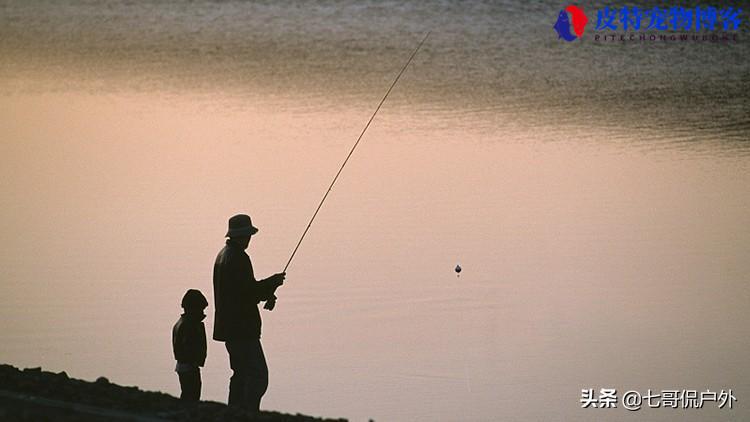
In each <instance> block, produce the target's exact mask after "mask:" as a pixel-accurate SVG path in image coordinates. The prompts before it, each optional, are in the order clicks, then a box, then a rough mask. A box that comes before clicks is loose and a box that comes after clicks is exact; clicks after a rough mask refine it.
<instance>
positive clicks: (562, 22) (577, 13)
mask: <svg viewBox="0 0 750 422" xmlns="http://www.w3.org/2000/svg"><path fill="white" fill-rule="evenodd" d="M568 14H570V17H568ZM571 23H572V24H573V33H571V32H570V24H571ZM587 23H589V18H587V17H586V14H584V13H583V10H582V9H581V8H580V7H578V6H574V5H572V4H571V5H569V6H568V7H566V8H565V9H563V10H561V11H560V14H559V15H557V22H555V26H553V28H555V31H557V38H562V39H564V40H565V41H568V42H570V41H575V40H577V39H578V38H581V36H582V35H583V31H584V30H585V29H586V24H587Z"/></svg>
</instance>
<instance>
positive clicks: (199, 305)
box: [180, 289, 208, 309]
mask: <svg viewBox="0 0 750 422" xmlns="http://www.w3.org/2000/svg"><path fill="white" fill-rule="evenodd" d="M180 306H182V307H183V308H185V309H205V308H206V307H207V306H208V301H207V300H206V297H205V296H203V293H201V291H200V290H195V289H190V290H188V291H187V292H186V293H185V296H183V297H182V303H181V304H180Z"/></svg>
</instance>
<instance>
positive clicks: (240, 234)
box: [213, 214, 286, 412]
mask: <svg viewBox="0 0 750 422" xmlns="http://www.w3.org/2000/svg"><path fill="white" fill-rule="evenodd" d="M257 232H258V229H257V228H255V227H254V226H253V224H252V221H251V220H250V217H249V216H247V215H244V214H239V215H235V216H234V217H232V218H230V219H229V231H227V234H226V237H228V238H229V239H227V242H226V246H224V248H223V249H222V250H221V252H219V255H218V256H217V257H216V262H215V263H214V302H215V306H214V309H215V317H214V335H213V338H214V340H217V341H223V342H224V343H225V346H226V348H227V352H228V353H229V365H230V367H231V368H232V371H233V374H232V378H231V380H230V382H229V405H230V406H241V407H243V408H246V409H247V410H250V411H252V412H258V411H259V410H260V399H261V397H263V394H264V393H265V392H266V389H267V388H268V366H267V365H266V358H265V356H264V355H263V348H262V347H261V344H260V326H261V320H260V311H259V310H258V304H259V303H260V302H263V301H265V302H266V306H265V308H266V309H268V310H273V307H274V305H275V303H276V296H274V292H275V291H276V288H277V287H279V286H281V285H282V284H283V283H284V277H285V276H286V274H285V273H279V274H274V275H272V276H271V277H268V278H266V279H265V280H256V279H255V274H254V273H253V265H252V263H251V262H250V257H249V256H248V255H247V253H245V249H247V247H248V245H249V244H250V238H251V237H252V236H253V235H254V234H256V233H257Z"/></svg>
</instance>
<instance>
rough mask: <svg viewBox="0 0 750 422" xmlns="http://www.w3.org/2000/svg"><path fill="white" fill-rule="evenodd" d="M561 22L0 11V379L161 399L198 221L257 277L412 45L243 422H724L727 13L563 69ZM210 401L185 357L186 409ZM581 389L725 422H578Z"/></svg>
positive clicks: (736, 264) (503, 5) (175, 6)
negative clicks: (717, 33)
mask: <svg viewBox="0 0 750 422" xmlns="http://www.w3.org/2000/svg"><path fill="white" fill-rule="evenodd" d="M629 4H630V3H629ZM695 4H697V3H691V4H690V5H691V6H694V5H695ZM581 5H582V7H583V8H584V10H585V11H587V13H588V14H589V19H593V20H594V22H592V23H591V24H590V25H589V27H587V31H589V32H587V35H585V36H591V33H593V32H594V31H593V25H594V24H595V19H596V18H595V16H596V15H595V12H594V11H595V10H596V9H598V8H600V7H602V6H603V4H602V3H593V2H584V3H582V4H581ZM560 7H561V4H560V3H557V2H549V1H545V2H534V3H533V4H526V3H523V2H510V1H498V2H458V1H442V2H424V1H417V0H414V1H407V2H379V1H374V0H370V1H351V0H349V1H343V0H342V1H316V2H308V3H301V2H292V1H279V2H239V1H226V2H209V1H201V0H196V1H191V2H187V1H185V2H183V1H159V2H145V1H144V2H131V1H111V2H109V1H108V2H104V1H97V0H93V1H85V2H84V1H80V2H77V1H29V2H26V1H0V156H2V157H3V158H2V163H3V164H2V166H1V167H0V186H1V187H2V207H0V239H1V240H2V242H0V281H1V283H0V361H1V362H5V363H10V364H13V365H16V366H21V367H30V366H42V367H44V368H45V369H49V370H54V371H61V370H65V371H67V372H68V373H69V374H70V375H71V376H74V377H80V378H85V379H92V380H93V379H95V378H96V377H98V376H100V375H104V376H107V377H108V378H109V379H110V380H112V381H113V382H117V383H121V384H127V385H138V386H140V387H142V388H145V389H149V390H159V391H165V392H168V393H171V394H177V393H178V392H179V386H178V383H177V377H176V374H175V373H174V372H173V368H174V362H173V358H172V352H171V344H170V330H171V327H172V325H173V324H174V322H175V321H176V319H177V318H178V316H179V314H180V311H181V310H180V308H179V302H180V298H181V297H182V294H183V293H184V292H185V290H186V289H188V288H198V289H201V290H202V291H203V292H204V293H205V294H206V295H207V296H208V297H209V299H210V300H209V301H210V302H212V299H213V297H212V287H211V274H212V265H213V260H214V258H215V256H216V253H218V251H219V249H220V248H221V247H222V245H223V242H224V239H223V237H222V235H223V234H224V232H225V227H226V219H227V218H228V217H229V216H231V215H233V214H235V213H237V212H247V213H249V214H251V215H252V217H253V221H254V222H255V223H256V225H257V226H259V227H260V233H259V235H258V236H257V238H254V239H253V243H252V244H251V247H250V254H251V256H252V257H253V262H254V265H255V269H256V273H257V274H258V275H259V276H266V275H270V274H272V273H274V272H277V271H280V270H281V268H283V265H284V263H285V262H286V260H287V259H288V257H289V254H290V253H291V250H292V249H293V247H294V245H295V244H296V241H297V239H298V238H299V236H300V234H301V233H302V231H303V230H304V228H305V225H306V223H307V220H308V219H309V217H310V215H311V214H312V212H313V211H314V209H315V206H316V205H317V203H318V201H319V200H320V197H321V195H322V194H323V193H324V190H325V188H326V187H327V185H328V183H329V182H330V180H331V178H332V177H333V175H334V174H335V172H336V170H337V168H338V166H339V165H340V163H341V161H342V160H343V159H344V157H345V156H346V153H347V152H348V151H349V148H350V147H351V145H352V144H353V142H354V140H355V139H356V137H357V135H358V134H359V132H360V131H361V129H362V127H363V126H364V124H365V122H366V121H367V119H368V118H369V116H370V114H371V113H372V111H373V110H374V108H375V106H376V105H377V102H378V101H379V100H380V98H381V97H382V95H383V93H384V92H385V90H386V89H387V87H388V86H389V84H390V83H391V81H392V80H393V78H394V77H395V75H396V73H397V72H398V70H399V69H400V68H401V66H402V65H403V63H404V62H405V60H406V59H407V58H408V56H409V54H410V53H411V51H412V49H413V48H414V47H415V46H416V44H417V43H418V42H419V40H420V39H421V37H422V36H423V34H424V33H425V32H426V31H427V30H432V34H431V36H430V38H429V40H428V41H427V43H426V44H425V45H424V47H423V49H422V50H421V51H420V52H419V54H418V55H417V56H416V58H415V59H414V62H413V63H412V66H411V67H410V68H409V69H408V70H407V71H406V73H405V74H404V75H403V77H402V79H401V81H400V82H399V84H398V85H397V86H396V88H395V89H394V91H393V93H392V94H391V96H390V97H389V99H388V101H387V102H386V104H385V106H384V107H383V109H382V110H381V112H380V113H379V114H378V116H377V117H376V119H375V121H374V122H373V124H372V126H371V127H370V129H369V131H368V133H367V134H366V135H365V138H364V140H363V141H362V144H361V145H360V146H359V148H358V150H357V151H356V153H355V154H354V156H353V157H352V159H351V161H350V162H349V164H348V165H347V168H346V169H345V171H344V173H343V174H342V177H341V179H340V180H339V182H338V183H337V185H336V187H335V188H334V190H333V191H332V193H331V195H330V196H329V199H328V200H327V202H326V204H325V206H324V207H323V209H322V210H321V212H320V214H319V216H318V218H317V220H316V221H315V224H314V225H313V227H312V229H311V230H310V232H309V233H308V236H307V238H306V240H305V242H304V243H303V244H302V246H301V248H300V250H299V252H298V254H297V256H296V258H295V260H294V262H293V263H292V265H291V267H290V269H289V271H288V276H287V282H286V284H285V285H284V286H283V287H282V288H281V289H280V290H279V296H280V300H279V303H278V305H277V309H276V310H275V311H274V312H272V313H268V312H264V313H263V317H264V320H263V321H264V335H263V344H264V347H265V350H266V354H267V358H268V361H269V366H270V371H271V385H270V388H269V391H268V393H267V394H266V396H265V398H264V401H263V403H262V407H263V408H266V409H274V410H280V411H285V412H292V413H294V412H301V413H306V414H312V415H319V416H330V417H347V418H350V419H352V420H357V421H360V420H367V419H368V418H373V419H375V420H379V421H434V420H441V421H458V420H470V421H494V420H507V421H514V420H518V421H529V420H545V421H556V420H559V421H571V420H576V421H601V420H605V421H638V420H644V419H648V420H652V421H671V420H676V419H679V420H685V421H708V420H745V419H748V418H750V410H748V406H747V405H746V403H747V401H748V400H750V381H748V380H750V365H748V363H747V350H748V349H749V348H750V336H749V335H748V334H750V330H749V329H748V318H749V317H750V287H748V284H747V282H748V278H749V277H750V256H749V253H748V251H750V212H748V211H749V210H750V189H748V186H750V94H749V92H750V89H749V88H750V63H749V62H748V59H747V58H748V57H749V56H748V54H749V53H750V47H749V45H750V44H749V43H748V40H747V15H746V14H745V15H743V24H742V28H741V30H740V31H737V32H736V33H737V34H738V38H739V41H737V42H729V43H669V42H667V43H665V42H656V43H625V44H622V43H595V42H594V41H593V39H591V38H584V39H583V40H580V41H577V42H574V43H569V44H568V43H563V42H562V41H561V40H558V39H557V35H556V34H555V32H554V31H553V29H552V25H553V24H554V22H555V19H556V16H557V13H558V12H559V9H560ZM457 263H460V264H461V266H462V267H463V269H464V271H463V272H462V273H461V276H460V278H459V277H456V274H455V273H454V271H453V268H454V267H455V265H456V264H457ZM208 313H209V317H208V318H207V320H206V325H207V329H208V330H209V332H210V330H211V328H212V326H213V304H212V305H211V306H210V307H209V309H208ZM209 335H210V334H209ZM229 376H230V370H229V365H228V360H227V356H226V352H225V350H224V349H223V345H222V344H220V343H216V342H210V345H209V356H208V360H207V363H206V367H205V369H204V372H203V380H204V390H203V396H204V398H206V399H210V400H217V401H225V400H226V396H227V386H228V378H229ZM608 387H611V388H617V390H618V392H625V391H627V390H639V391H642V392H646V390H647V389H652V390H656V391H661V390H671V389H676V390H683V389H688V390H691V389H692V390H699V391H700V390H702V391H705V390H707V389H710V390H712V391H721V390H722V389H723V390H728V389H732V391H733V393H734V395H735V396H736V397H737V400H738V401H737V402H735V403H734V409H732V410H728V409H723V410H719V409H717V408H716V406H715V404H709V405H706V406H705V408H704V409H702V410H696V409H676V410H675V409H645V410H641V411H639V412H629V411H627V410H625V409H623V408H622V407H621V406H618V408H617V409H582V408H581V405H580V399H581V389H587V388H594V389H595V390H598V389H600V388H608ZM0 388H1V386H0Z"/></svg>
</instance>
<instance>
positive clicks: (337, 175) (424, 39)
mask: <svg viewBox="0 0 750 422" xmlns="http://www.w3.org/2000/svg"><path fill="white" fill-rule="evenodd" d="M429 36H430V32H427V34H425V36H424V38H422V41H421V42H420V43H419V45H418V46H417V48H415V49H414V52H412V53H411V56H409V60H407V61H406V64H405V65H404V67H403V68H401V71H400V72H398V75H397V76H396V79H394V80H393V83H392V84H391V86H390V88H388V91H386V93H385V95H384V96H383V99H382V100H380V104H378V106H377V108H375V112H374V113H372V116H370V120H368V121H367V124H366V125H365V127H364V129H362V132H361V133H360V134H359V137H357V142H355V143H354V146H352V149H351V150H350V151H349V154H348V155H347V156H346V159H345V160H344V162H343V163H342V164H341V167H339V171H338V172H337V173H336V176H334V177H333V180H332V181H331V184H330V185H329V186H328V190H327V191H326V193H325V194H324V195H323V199H321V200H320V203H319V204H318V208H316V209H315V212H314V213H313V215H312V218H310V222H308V223H307V227H306V228H305V231H304V232H303V233H302V236H301V237H300V238H299V241H298V242H297V246H295V247H294V250H293V251H292V255H291V256H290V257H289V260H288V261H287V262H286V265H285V266H284V271H283V272H286V269H287V268H289V264H291V263H292V259H293V258H294V255H295V254H296V253H297V249H299V245H301V244H302V240H303V239H304V238H305V235H306V234H307V231H308V230H310V226H312V223H313V220H315V217H316V216H317V215H318V211H320V208H321V207H322V206H323V203H324V202H325V201H326V198H328V194H329V193H331V189H333V185H334V184H336V180H338V178H339V176H340V175H341V172H342V171H343V170H344V166H346V163H348V162H349V158H351V156H352V154H353V153H354V150H355V149H357V145H359V141H361V140H362V137H363V136H364V134H365V132H367V128H369V127H370V123H372V120H373V119H374V118H375V115H377V114H378V111H380V107H382V106H383V103H384V102H385V99H386V98H388V94H390V93H391V90H393V87H394V86H396V83H397V82H398V80H399V79H400V78H401V75H403V73H404V71H405V70H406V68H407V67H409V63H411V61H412V59H413V58H414V56H416V55H417V52H418V51H419V49H420V48H422V44H424V42H425V41H427V37H429Z"/></svg>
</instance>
